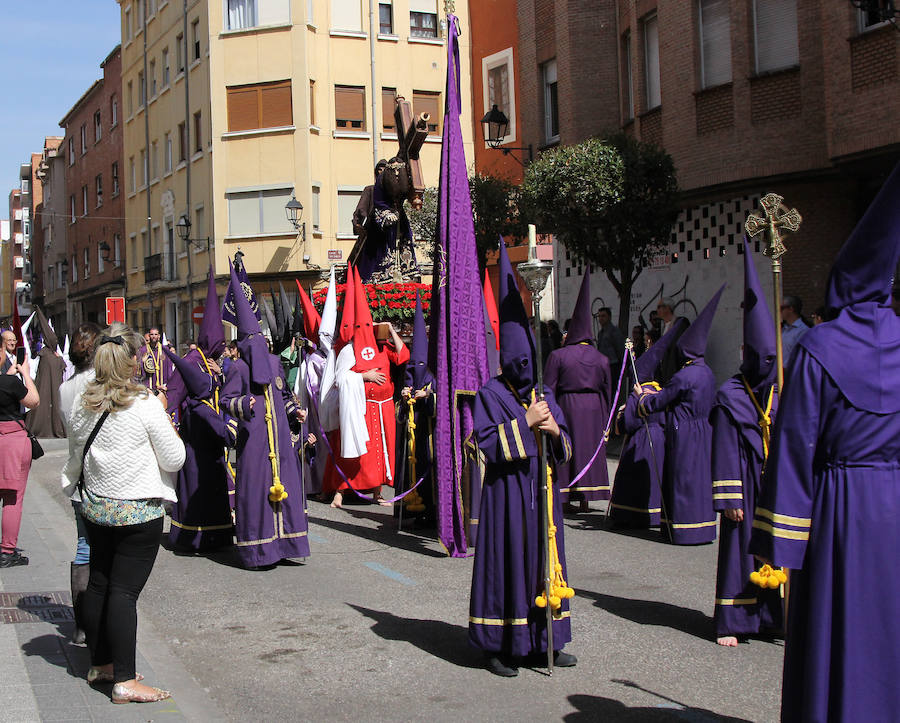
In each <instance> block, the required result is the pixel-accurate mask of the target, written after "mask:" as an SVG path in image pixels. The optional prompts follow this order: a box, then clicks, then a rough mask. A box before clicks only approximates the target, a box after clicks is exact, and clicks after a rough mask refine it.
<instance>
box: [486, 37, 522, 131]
mask: <svg viewBox="0 0 900 723" xmlns="http://www.w3.org/2000/svg"><path fill="white" fill-rule="evenodd" d="M514 74H515V70H514V66H513V50H512V48H507V49H506V50H501V51H500V52H499V53H494V54H493V55H489V56H487V57H486V58H482V60H481V82H482V88H483V101H484V112H485V113H487V112H488V111H490V109H491V108H492V107H493V106H495V105H496V106H497V108H498V109H499V110H502V111H503V113H504V114H505V115H506V117H507V118H509V131H508V133H507V135H506V136H505V138H504V142H506V143H508V142H511V141H515V140H516V95H515V86H514V84H513V79H514V77H515V75H514Z"/></svg>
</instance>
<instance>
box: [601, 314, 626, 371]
mask: <svg viewBox="0 0 900 723" xmlns="http://www.w3.org/2000/svg"><path fill="white" fill-rule="evenodd" d="M596 316H597V323H598V324H599V325H600V331H598V332H597V351H599V352H600V353H601V354H603V356H605V357H606V358H607V359H609V368H610V372H611V374H612V378H613V379H618V378H619V368H620V367H621V366H622V359H624V357H625V337H623V336H622V332H621V331H619V327H617V326H616V325H615V324H613V323H612V310H611V309H610V308H609V307H608V306H604V307H602V308H600V309H599V310H598V311H597V314H596Z"/></svg>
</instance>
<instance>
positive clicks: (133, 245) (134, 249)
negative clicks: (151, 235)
mask: <svg viewBox="0 0 900 723" xmlns="http://www.w3.org/2000/svg"><path fill="white" fill-rule="evenodd" d="M128 245H129V248H130V254H129V255H130V256H131V268H133V269H136V268H137V267H138V259H139V258H140V254H139V253H138V245H137V236H136V235H135V234H131V236H130V239H129V244H128Z"/></svg>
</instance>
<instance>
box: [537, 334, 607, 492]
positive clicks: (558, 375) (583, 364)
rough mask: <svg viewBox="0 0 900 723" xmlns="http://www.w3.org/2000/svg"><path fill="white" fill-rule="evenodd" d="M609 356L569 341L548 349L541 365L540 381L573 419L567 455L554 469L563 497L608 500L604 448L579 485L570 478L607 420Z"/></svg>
mask: <svg viewBox="0 0 900 723" xmlns="http://www.w3.org/2000/svg"><path fill="white" fill-rule="evenodd" d="M610 383H611V382H610V371H609V360H608V359H607V358H606V357H605V356H604V355H603V354H601V353H600V352H599V351H597V350H596V349H595V348H594V347H593V345H592V344H591V343H590V342H583V343H581V344H571V345H569V346H564V347H562V348H560V349H554V350H553V351H552V352H550V356H549V358H548V359H547V366H546V367H545V369H544V385H545V388H548V389H550V390H551V391H552V392H553V395H554V396H555V397H556V401H557V403H558V404H559V406H560V409H562V411H563V415H564V417H565V418H566V419H577V420H578V424H576V425H574V426H573V427H572V428H571V430H570V434H571V436H572V458H571V459H570V460H569V461H568V463H566V464H561V465H559V466H558V467H557V477H558V480H557V481H558V482H559V485H560V491H559V493H560V495H563V500H564V501H571V500H578V499H582V500H608V499H609V470H608V469H607V467H606V446H605V445H604V446H603V447H602V448H601V449H600V453H599V454H598V455H597V457H596V458H595V459H594V461H593V463H592V464H591V466H590V469H589V470H588V471H587V472H585V474H584V476H583V477H582V478H581V479H580V480H579V481H578V483H577V484H576V485H575V486H573V487H569V486H568V485H569V484H570V483H571V481H572V480H573V479H574V478H575V477H576V476H577V475H578V474H579V473H580V472H581V471H582V470H583V469H584V468H585V467H586V466H587V465H588V463H589V462H590V461H591V457H593V456H594V452H596V451H597V447H598V446H599V445H600V444H601V443H602V442H603V433H604V432H605V431H606V423H607V421H608V420H609V406H610V395H611V389H610Z"/></svg>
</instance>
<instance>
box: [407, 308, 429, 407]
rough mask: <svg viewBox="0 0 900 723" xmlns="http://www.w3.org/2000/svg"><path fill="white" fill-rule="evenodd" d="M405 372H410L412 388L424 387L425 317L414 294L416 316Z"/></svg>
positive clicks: (426, 344)
mask: <svg viewBox="0 0 900 723" xmlns="http://www.w3.org/2000/svg"><path fill="white" fill-rule="evenodd" d="M406 364H407V366H406V368H407V370H409V371H410V372H412V373H411V374H410V375H409V376H410V377H411V381H412V386H413V388H414V389H421V388H422V387H423V386H424V385H425V377H426V376H427V371H428V331H427V330H426V328H425V315H424V314H423V313H422V302H421V300H420V299H419V295H418V293H417V294H416V315H415V316H414V317H413V338H412V348H411V349H410V352H409V361H408V362H407V363H406Z"/></svg>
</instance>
